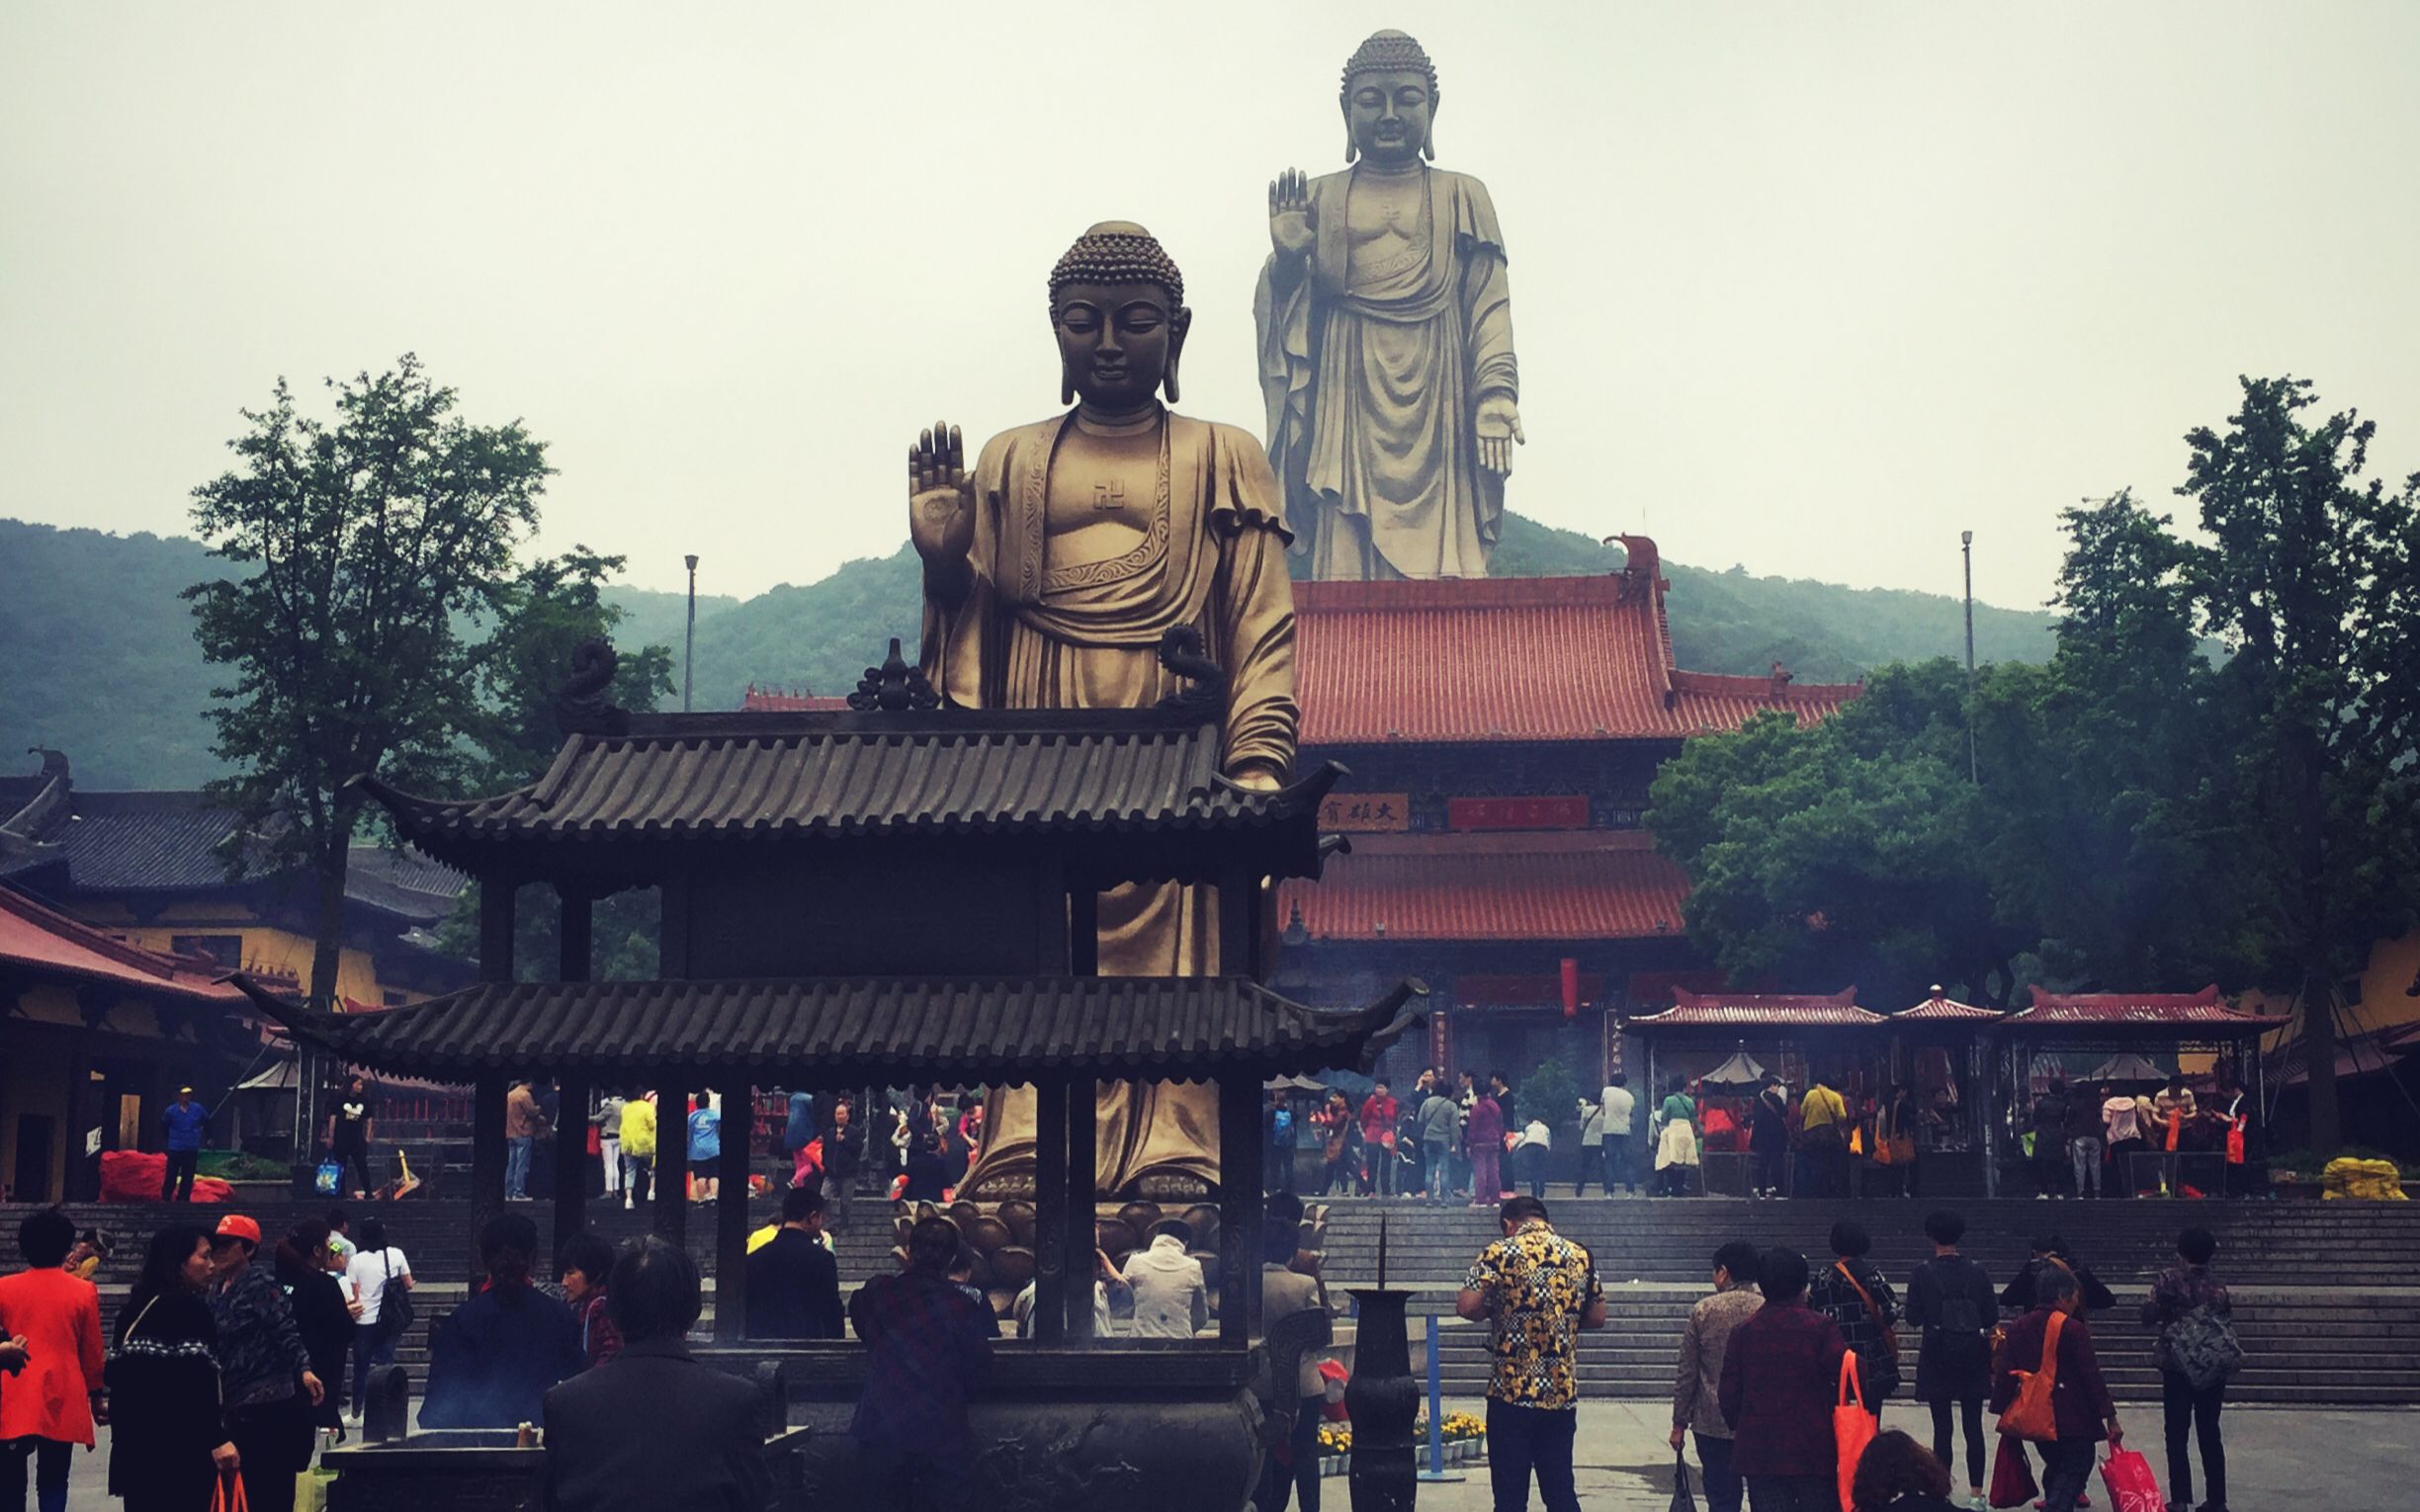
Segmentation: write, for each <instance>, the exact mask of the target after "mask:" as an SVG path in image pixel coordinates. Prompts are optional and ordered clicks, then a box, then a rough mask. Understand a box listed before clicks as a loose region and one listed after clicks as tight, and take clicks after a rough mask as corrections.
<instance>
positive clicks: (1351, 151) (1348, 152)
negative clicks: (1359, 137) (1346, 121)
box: [1344, 126, 1361, 163]
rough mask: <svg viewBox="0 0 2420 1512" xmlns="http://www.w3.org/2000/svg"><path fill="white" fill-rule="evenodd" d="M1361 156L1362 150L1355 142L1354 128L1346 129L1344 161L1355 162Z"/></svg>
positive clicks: (1347, 127)
mask: <svg viewBox="0 0 2420 1512" xmlns="http://www.w3.org/2000/svg"><path fill="white" fill-rule="evenodd" d="M1360 156H1361V148H1360V146H1359V145H1358V144H1356V143H1355V142H1354V141H1353V134H1352V127H1351V126H1346V127H1345V128H1344V161H1346V162H1348V163H1349V162H1353V161H1355V160H1356V159H1358V158H1359V157H1360Z"/></svg>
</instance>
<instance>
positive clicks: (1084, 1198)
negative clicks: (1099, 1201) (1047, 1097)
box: [1035, 1073, 1100, 1344]
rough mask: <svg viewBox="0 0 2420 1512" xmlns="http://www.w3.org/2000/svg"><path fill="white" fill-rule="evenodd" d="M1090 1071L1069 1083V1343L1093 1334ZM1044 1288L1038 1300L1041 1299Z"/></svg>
mask: <svg viewBox="0 0 2420 1512" xmlns="http://www.w3.org/2000/svg"><path fill="white" fill-rule="evenodd" d="M1098 1095H1099V1094H1098V1092H1097V1091H1096V1090H1095V1085H1094V1083H1093V1080H1092V1077H1091V1076H1090V1075H1089V1074H1088V1073H1086V1074H1079V1075H1078V1076H1076V1077H1075V1078H1074V1079H1073V1080H1071V1081H1069V1082H1068V1084H1067V1094H1066V1103H1067V1215H1066V1222H1067V1238H1066V1241H1065V1242H1066V1244H1067V1276H1066V1278H1065V1281H1064V1285H1065V1287H1066V1291H1065V1292H1064V1293H1063V1294H1062V1295H1063V1296H1064V1297H1065V1299H1066V1306H1067V1338H1068V1342H1069V1343H1071V1344H1085V1343H1089V1342H1091V1339H1092V1265H1093V1261H1092V1251H1093V1250H1094V1249H1096V1248H1098V1247H1099V1245H1098V1241H1097V1239H1096V1237H1095V1235H1094V1232H1093V1220H1094V1213H1093V1206H1094V1205H1093V1198H1092V1193H1093V1188H1094V1187H1095V1185H1097V1183H1098V1181H1099V1176H1100V1171H1099V1165H1100V1159H1099V1155H1098V1146H1099V1143H1100V1137H1099V1129H1098V1127H1097V1120H1098V1112H1099V1103H1098ZM1040 1300H1041V1298H1040V1294H1038V1293H1037V1294H1036V1296H1035V1301H1036V1302H1040Z"/></svg>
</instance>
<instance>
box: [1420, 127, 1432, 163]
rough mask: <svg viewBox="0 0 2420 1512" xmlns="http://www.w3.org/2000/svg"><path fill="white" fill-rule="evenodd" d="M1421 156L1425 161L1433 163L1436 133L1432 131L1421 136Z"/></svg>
mask: <svg viewBox="0 0 2420 1512" xmlns="http://www.w3.org/2000/svg"><path fill="white" fill-rule="evenodd" d="M1421 157H1422V158H1423V160H1425V161H1426V162H1431V163H1433V162H1435V161H1436V135H1435V133H1434V132H1431V133H1430V134H1428V135H1426V136H1424V137H1422V138H1421Z"/></svg>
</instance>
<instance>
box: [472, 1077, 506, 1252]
mask: <svg viewBox="0 0 2420 1512" xmlns="http://www.w3.org/2000/svg"><path fill="white" fill-rule="evenodd" d="M511 1084H512V1079H511V1078H510V1077H508V1076H506V1075H505V1074H504V1073H503V1072H501V1071H488V1072H485V1073H483V1074H482V1075H480V1076H479V1078H478V1079H477V1080H476V1081H475V1082H473V1083H472V1085H471V1242H472V1244H473V1245H476V1244H477V1242H478V1238H477V1236H478V1233H479V1230H481V1229H483V1228H485V1227H486V1226H487V1220H488V1219H489V1218H493V1217H495V1216H496V1215H497V1214H499V1213H501V1212H503V1211H504V1097H505V1093H506V1090H507V1089H508V1088H509V1087H510V1086H511ZM474 1271H475V1266H474Z"/></svg>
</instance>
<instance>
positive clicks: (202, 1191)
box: [101, 1149, 235, 1203]
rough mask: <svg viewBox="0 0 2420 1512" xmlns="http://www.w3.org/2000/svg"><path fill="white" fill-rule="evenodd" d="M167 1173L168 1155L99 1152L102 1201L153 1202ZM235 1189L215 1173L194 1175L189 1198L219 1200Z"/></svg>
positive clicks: (224, 1198)
mask: <svg viewBox="0 0 2420 1512" xmlns="http://www.w3.org/2000/svg"><path fill="white" fill-rule="evenodd" d="M167 1175H168V1157H167V1156H166V1155H163V1154H161V1153H160V1152H159V1151H157V1150H142V1149H109V1150H103V1151H102V1152H101V1200H102V1201H103V1202H105V1203H155V1202H158V1201H159V1200H160V1184H161V1182H163V1181H164V1180H166V1178H167ZM234 1195H235V1189H234V1188H233V1187H230V1186H228V1185H227V1184H226V1183H225V1182H223V1181H220V1180H219V1179H218V1178H217V1177H216V1176H196V1177H195V1178H194V1183H193V1200H194V1201H195V1202H198V1203H222V1202H225V1201H227V1200H228V1199H229V1198H231V1197H233V1196H234Z"/></svg>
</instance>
